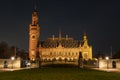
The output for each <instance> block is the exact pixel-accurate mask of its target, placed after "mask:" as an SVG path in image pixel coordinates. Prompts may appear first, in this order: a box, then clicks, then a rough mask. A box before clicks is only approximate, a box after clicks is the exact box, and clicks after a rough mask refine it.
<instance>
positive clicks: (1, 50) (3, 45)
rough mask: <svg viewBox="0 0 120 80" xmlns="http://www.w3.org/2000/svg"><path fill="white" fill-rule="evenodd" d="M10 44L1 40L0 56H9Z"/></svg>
mask: <svg viewBox="0 0 120 80" xmlns="http://www.w3.org/2000/svg"><path fill="white" fill-rule="evenodd" d="M8 50H9V46H8V44H7V43H6V42H4V41H3V42H0V58H9V57H10V56H9V51H8Z"/></svg>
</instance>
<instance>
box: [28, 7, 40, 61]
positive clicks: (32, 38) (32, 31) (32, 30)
mask: <svg viewBox="0 0 120 80" xmlns="http://www.w3.org/2000/svg"><path fill="white" fill-rule="evenodd" d="M39 36H40V26H39V24H38V12H37V9H36V7H35V9H34V11H33V13H32V22H31V24H30V25H29V58H30V60H33V61H34V60H35V59H36V54H37V48H38V44H39V43H38V42H39Z"/></svg>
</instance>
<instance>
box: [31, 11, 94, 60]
mask: <svg viewBox="0 0 120 80" xmlns="http://www.w3.org/2000/svg"><path fill="white" fill-rule="evenodd" d="M39 38H40V25H39V24H38V12H37V10H36V9H34V11H33V13H32V22H31V24H30V25H29V58H30V60H36V57H37V55H39V56H40V59H41V60H53V59H55V60H65V59H67V60H68V61H69V60H70V61H72V60H78V58H79V53H81V54H82V58H83V59H85V60H88V59H92V46H89V45H88V39H87V36H86V34H85V33H84V35H83V39H82V40H74V39H73V38H71V37H68V35H66V37H62V36H61V33H60V32H59V37H55V36H54V35H53V36H52V37H51V38H48V39H47V40H44V41H39Z"/></svg>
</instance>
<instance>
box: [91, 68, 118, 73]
mask: <svg viewBox="0 0 120 80" xmlns="http://www.w3.org/2000/svg"><path fill="white" fill-rule="evenodd" d="M92 69H95V70H99V71H106V72H119V73H120V69H106V68H101V69H100V68H92Z"/></svg>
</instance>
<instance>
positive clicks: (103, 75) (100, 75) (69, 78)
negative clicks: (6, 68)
mask: <svg viewBox="0 0 120 80" xmlns="http://www.w3.org/2000/svg"><path fill="white" fill-rule="evenodd" d="M0 80H120V73H112V72H103V71H96V70H90V69H80V68H77V67H43V68H39V69H27V70H20V71H12V72H0Z"/></svg>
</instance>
